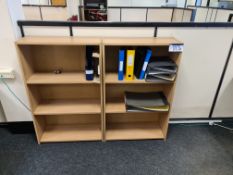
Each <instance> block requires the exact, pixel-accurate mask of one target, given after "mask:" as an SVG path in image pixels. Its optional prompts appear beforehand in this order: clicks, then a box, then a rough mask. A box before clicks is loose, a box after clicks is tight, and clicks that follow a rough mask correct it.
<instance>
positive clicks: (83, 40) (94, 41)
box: [16, 36, 101, 45]
mask: <svg viewBox="0 0 233 175" xmlns="http://www.w3.org/2000/svg"><path fill="white" fill-rule="evenodd" d="M100 43H101V39H100V38H95V37H29V36H27V37H23V38H20V39H19V40H17V41H16V44H17V45H100Z"/></svg>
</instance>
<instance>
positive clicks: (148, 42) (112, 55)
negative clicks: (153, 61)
mask: <svg viewBox="0 0 233 175" xmlns="http://www.w3.org/2000/svg"><path fill="white" fill-rule="evenodd" d="M171 44H182V43H181V42H180V41H178V40H176V39H175V38H106V39H103V95H104V115H103V116H104V119H103V121H104V124H103V126H104V127H103V129H104V140H139V139H166V136H167V130H168V121H169V113H170V111H168V112H127V111H126V108H125V102H124V92H125V91H133V92H148V91H162V92H163V93H164V94H165V96H166V98H167V100H168V102H169V104H170V106H171V105H172V99H173V93H174V88H175V82H172V83H168V82H166V81H160V82H156V83H151V82H150V83H148V82H145V80H137V79H136V78H134V80H132V81H127V80H123V81H119V80H118V51H119V49H120V47H122V46H124V47H131V48H136V47H137V46H149V47H150V48H151V49H152V52H153V56H169V57H170V58H171V59H173V60H174V61H175V62H176V64H177V65H179V62H180V58H181V53H174V52H173V53H171V52H169V49H168V48H169V46H170V45H171Z"/></svg>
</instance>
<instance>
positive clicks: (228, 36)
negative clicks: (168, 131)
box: [158, 28, 233, 118]
mask: <svg viewBox="0 0 233 175" xmlns="http://www.w3.org/2000/svg"><path fill="white" fill-rule="evenodd" d="M158 36H174V37H176V38H178V39H180V40H181V41H183V42H184V52H183V55H182V61H181V65H180V68H179V74H178V79H177V87H176V92H175V98H174V105H173V108H172V114H171V117H172V118H201V117H208V115H209V112H210V109H211V105H212V102H213V99H214V95H215V92H216V89H217V86H218V83H219V80H220V76H221V73H222V70H223V67H224V64H225V60H226V58H227V54H228V47H229V46H230V44H231V42H232V36H233V30H232V28H229V29H226V28H222V29H220V28H219V29H218V28H209V29H208V28H173V29H172V28H161V29H159V30H158ZM213 36H214V37H213ZM228 92H229V91H228ZM231 94H233V91H231ZM229 96H230V95H229Z"/></svg>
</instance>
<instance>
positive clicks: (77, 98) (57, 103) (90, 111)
mask: <svg viewBox="0 0 233 175" xmlns="http://www.w3.org/2000/svg"><path fill="white" fill-rule="evenodd" d="M100 44H101V40H100V39H95V38H70V37H51V38H50V37H25V38H22V39H20V40H18V41H17V48H18V53H19V57H20V61H21V65H22V70H23V74H24V79H25V84H26V89H27V92H28V96H29V100H30V104H31V109H32V114H33V116H34V119H33V120H34V126H35V130H36V135H37V140H38V142H39V143H41V142H62V141H85V140H102V121H101V119H102V118H103V117H102V106H103V105H102V73H100V77H99V78H95V79H94V81H86V79H85V62H86V61H85V59H86V58H85V56H86V51H85V50H86V46H90V45H91V46H94V47H96V49H97V50H98V51H99V53H100V60H99V63H100V66H101V67H102V59H101V58H102V57H101V49H100V48H101V45H100ZM58 69H60V70H62V73H61V74H54V70H58ZM101 71H102V70H101Z"/></svg>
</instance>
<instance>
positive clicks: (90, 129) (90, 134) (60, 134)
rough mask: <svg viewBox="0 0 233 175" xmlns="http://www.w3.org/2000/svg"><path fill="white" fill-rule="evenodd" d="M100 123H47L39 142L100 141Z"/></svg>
mask: <svg viewBox="0 0 233 175" xmlns="http://www.w3.org/2000/svg"><path fill="white" fill-rule="evenodd" d="M100 128H101V126H100V124H64V125H48V126H46V128H45V130H44V133H43V134H42V136H41V138H40V142H41V143H47V142H75V141H101V140H102V132H101V129H100Z"/></svg>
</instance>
